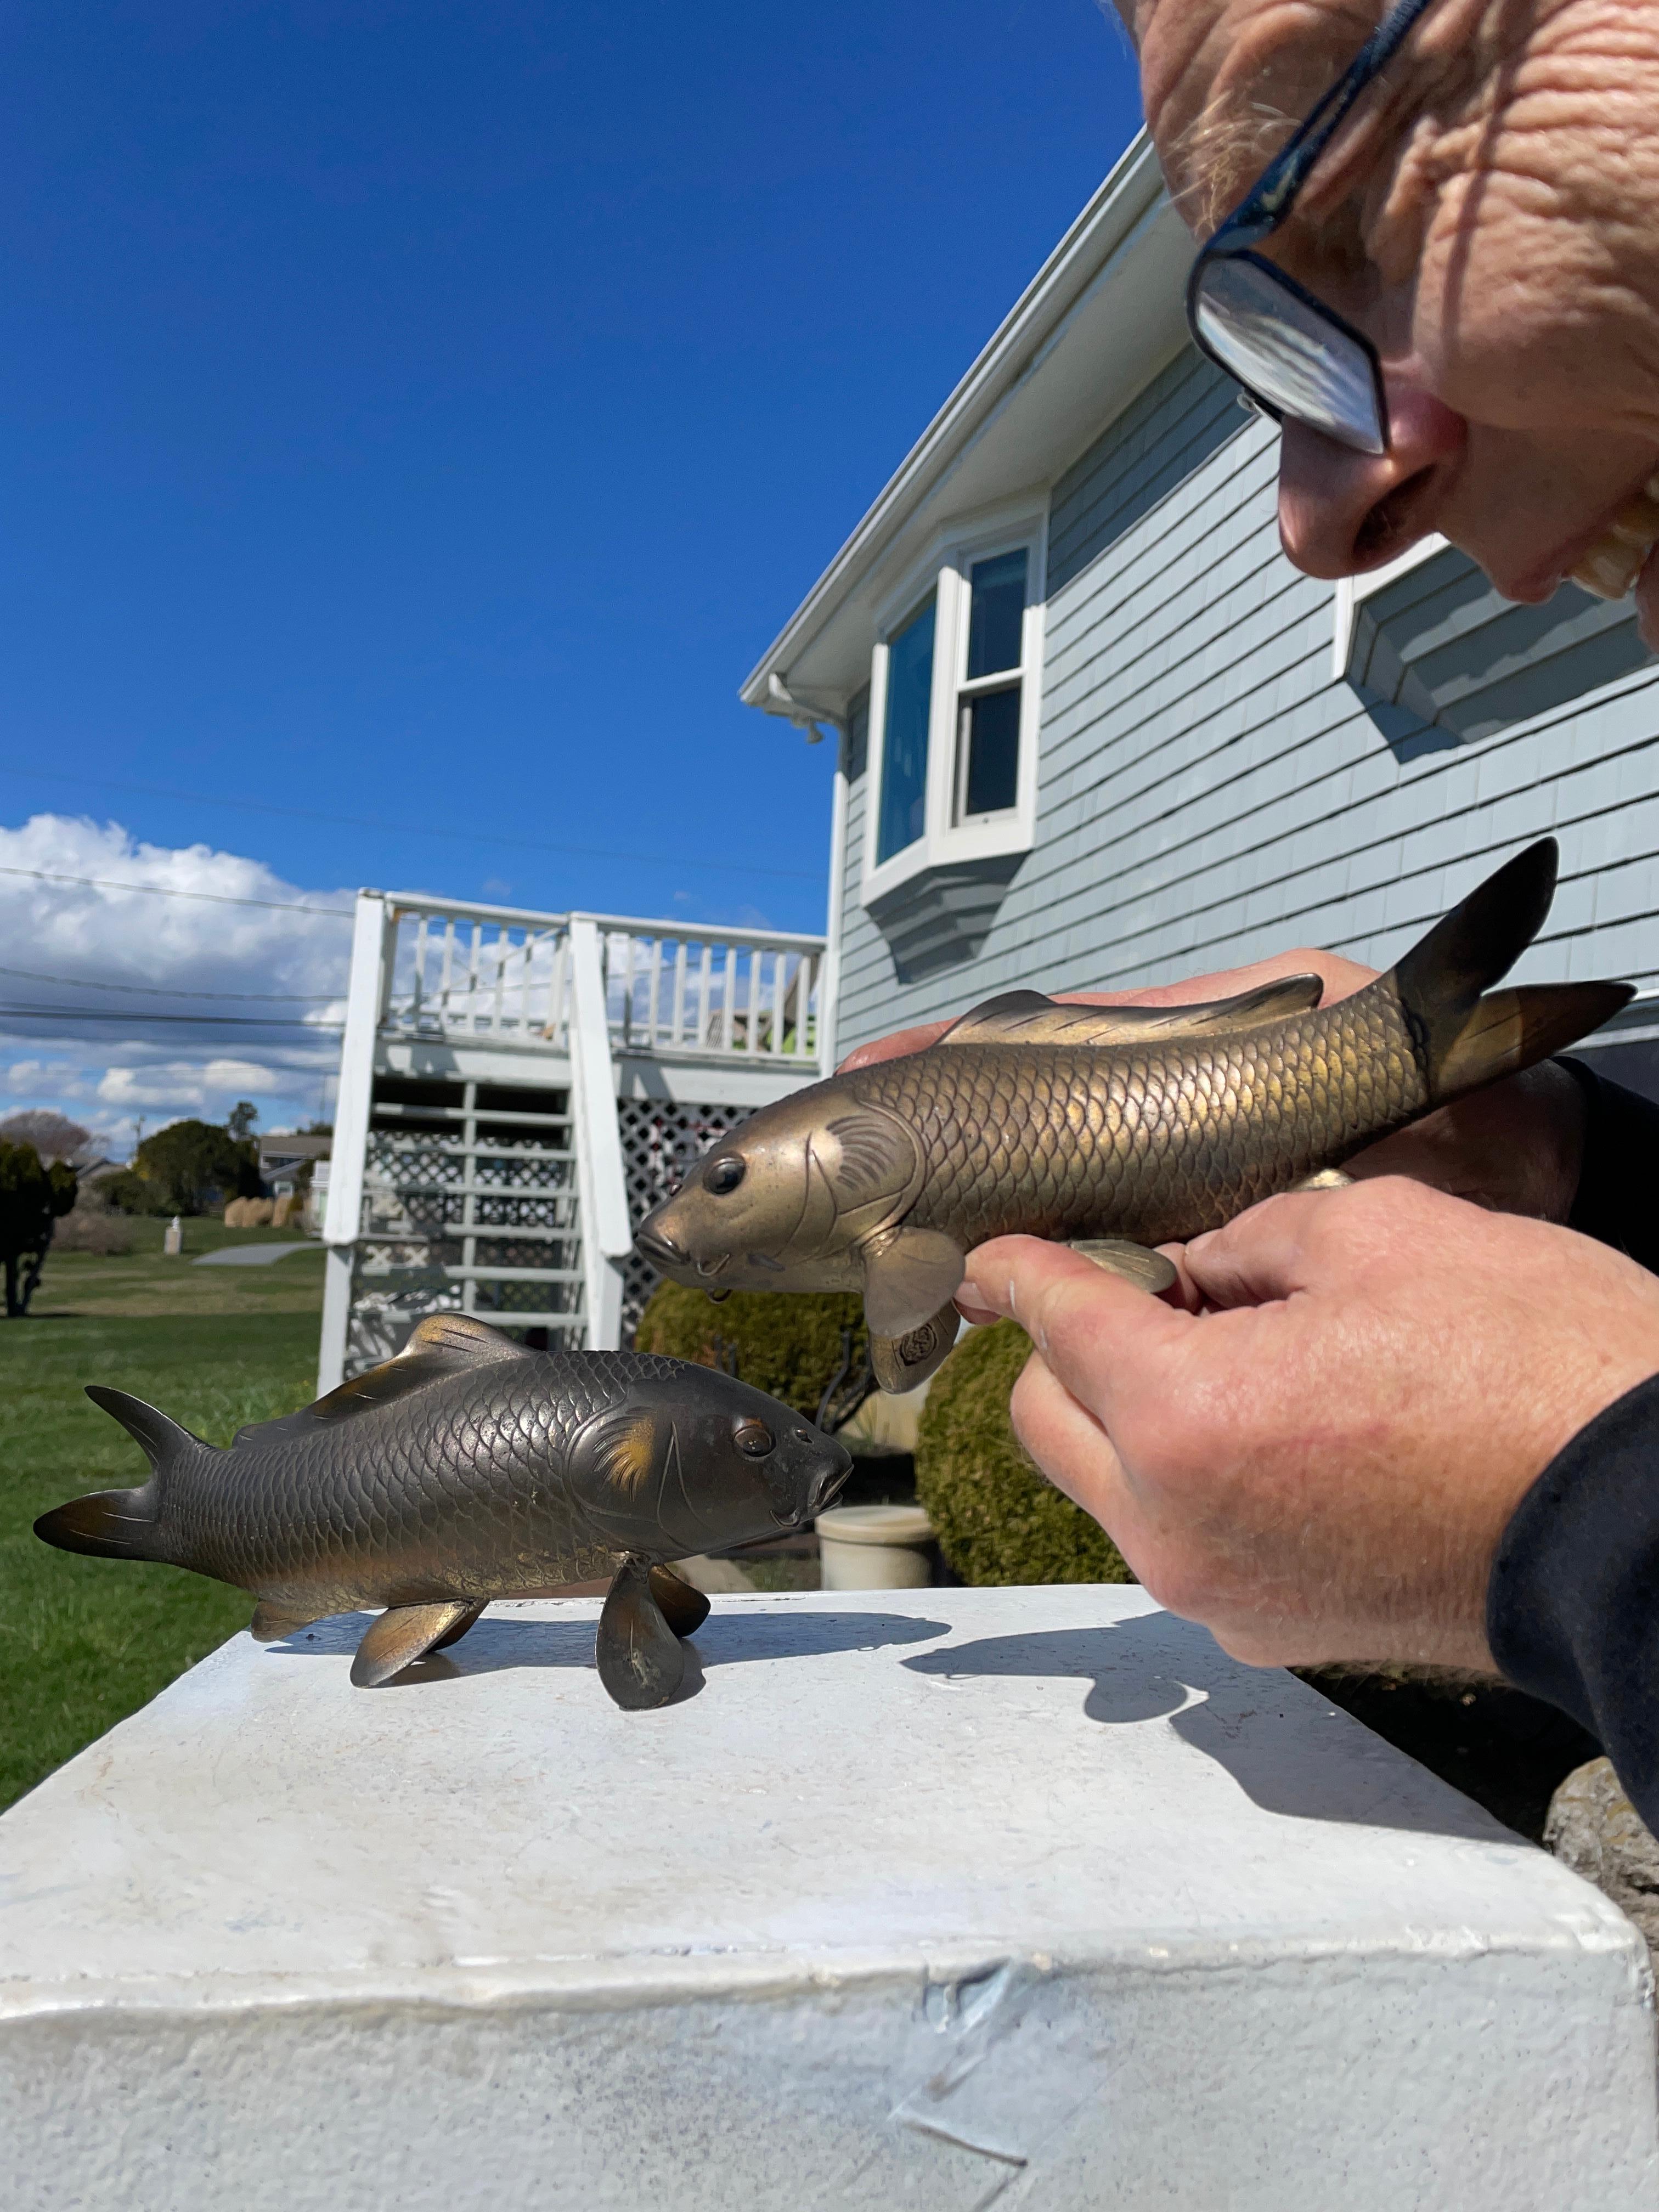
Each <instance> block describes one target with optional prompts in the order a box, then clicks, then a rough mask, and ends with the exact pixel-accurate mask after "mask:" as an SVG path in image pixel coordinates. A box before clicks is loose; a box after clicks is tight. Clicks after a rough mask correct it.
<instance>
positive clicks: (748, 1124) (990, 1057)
mask: <svg viewBox="0 0 1659 2212" xmlns="http://www.w3.org/2000/svg"><path fill="white" fill-rule="evenodd" d="M1555 867H1556V848H1555V841H1554V840H1553V838H1545V839H1543V840H1542V841H1541V842H1539V843H1538V844H1535V845H1533V846H1531V847H1529V848H1528V850H1527V851H1526V852H1524V853H1522V854H1519V855H1517V857H1516V859H1515V860H1511V861H1510V862H1509V863H1508V865H1507V866H1504V867H1503V868H1500V869H1499V870H1498V873H1497V874H1496V875H1494V876H1492V878H1489V880H1488V881H1487V882H1486V883H1485V884H1481V885H1480V888H1479V889H1478V890H1475V891H1474V892H1473V893H1471V895H1470V896H1468V898H1467V899H1465V900H1464V901H1463V902H1462V905H1461V906H1459V907H1457V908H1454V910H1453V911H1452V912H1451V913H1450V914H1449V915H1447V916H1446V917H1445V919H1444V920H1443V921H1441V922H1439V923H1437V925H1436V927H1434V928H1433V929H1431V931H1430V932H1429V933H1428V935H1427V936H1426V937H1425V938H1424V939H1423V940H1422V942H1421V943H1420V944H1419V945H1416V946H1415V947H1414V948H1413V951H1410V952H1408V953H1407V955H1406V957H1405V958H1404V959H1403V960H1401V962H1400V963H1399V965H1398V966H1397V967H1395V968H1393V969H1390V970H1389V973H1388V974H1387V975H1380V976H1378V977H1377V979H1376V981H1375V982H1373V983H1370V984H1369V985H1368V986H1367V987H1365V988H1364V990H1362V991H1359V992H1358V993H1357V994H1355V995H1354V996H1353V997H1352V998H1349V999H1344V1000H1340V1001H1339V1002H1338V1003H1337V1004H1336V1005H1334V1006H1326V1007H1320V1006H1319V1004H1318V1000H1319V994H1320V981H1319V978H1318V977H1317V976H1316V975H1298V976H1291V977H1290V978H1288V979H1287V980H1285V981H1280V982H1275V983H1270V984H1267V985H1264V986H1263V987H1261V988H1259V989H1257V990H1255V991H1249V992H1246V993H1245V994H1243V996H1242V997H1239V998H1237V999H1231V1000H1221V1001H1218V1002H1216V1003H1214V1004H1212V1005H1208V1006H1060V1005H1057V1004H1055V1003H1054V1001H1053V1000H1048V999H1045V998H1043V997H1042V995H1041V994H1039V993H1037V992H1035V991H1015V992H1012V993H1010V994H1007V995H1006V996H1005V997H1002V998H998V999H993V1000H990V1001H989V1002H988V1003H987V1004H986V1005H985V1006H980V1007H977V1008H975V1011H974V1012H972V1013H970V1014H968V1015H966V1016H964V1017H963V1019H962V1020H961V1021H959V1022H958V1023H957V1024H956V1026H955V1027H954V1028H953V1029H951V1030H949V1031H948V1032H947V1034H946V1035H945V1036H944V1037H942V1038H941V1039H940V1040H939V1042H937V1043H936V1044H933V1045H931V1046H929V1047H928V1048H927V1050H926V1051H924V1052H918V1053H911V1054H906V1055H905V1056H904V1057H902V1058H901V1059H896V1060H883V1061H879V1062H878V1063H877V1064H875V1065H874V1066H869V1067H860V1068H857V1069H854V1070H853V1071H852V1072H851V1073H847V1074H844V1075H836V1076H832V1077H831V1078H830V1079H829V1081H828V1082H824V1083H819V1084H815V1085H813V1086H812V1087H811V1089H810V1090H807V1091H798V1092H796V1093H795V1095H794V1096H793V1097H789V1098H786V1099H784V1100H782V1101H781V1103H779V1104H777V1105H775V1106H768V1107H766V1108H764V1109H763V1110H762V1111H761V1112H760V1113H758V1114H756V1115H751V1117H750V1119H749V1120H748V1121H745V1122H744V1123H742V1124H741V1126H740V1127H738V1128H736V1129H734V1130H733V1131H732V1133H731V1134H730V1135H729V1136H727V1137H726V1138H724V1139H722V1140H721V1141H720V1144H719V1145H717V1146H715V1147H714V1151H713V1152H710V1153H709V1154H708V1158H706V1159H704V1160H703V1161H702V1162H701V1163H700V1164H699V1165H698V1167H697V1168H696V1170H695V1171H694V1172H693V1174H692V1175H691V1176H689V1177H688V1179H687V1180H686V1182H685V1183H684V1185H683V1187H682V1188H680V1189H679V1190H678V1192H676V1193H675V1194H674V1195H673V1196H672V1197H671V1198H670V1199H667V1200H665V1201H664V1202H663V1203H662V1204H661V1205H660V1206H657V1207H656V1208H655V1210H654V1211H653V1212H652V1213H651V1214H650V1215H649V1216H648V1217H647V1219H646V1221H645V1223H644V1225H643V1226H642V1227H641V1231H640V1234H639V1249H640V1250H641V1252H642V1253H643V1254H644V1255H646V1257H647V1259H649V1260H650V1261H651V1262H652V1264H653V1266H654V1267H658V1268H659V1269H660V1270H661V1272H662V1273H664V1274H665V1275H670V1276H671V1277H672V1278H673V1279H675V1280H676V1281H677V1282H681V1283H688V1284H695V1285H702V1287H703V1288H704V1289H707V1290H709V1291H713V1292H714V1293H715V1294H716V1295H718V1294H719V1293H720V1291H725V1290H768V1289H769V1290H776V1291H848V1290H861V1291H863V1293H864V1310H865V1314H866V1318H867V1319H868V1322H869V1324H870V1329H871V1333H872V1338H874V1339H875V1340H876V1341H875V1343H874V1345H873V1346H872V1354H873V1358H874V1364H875V1368H876V1373H877V1376H878V1380H879V1381H880V1383H881V1384H882V1386H883V1388H884V1389H890V1390H902V1389H912V1388H914V1387H915V1384H916V1383H919V1382H921V1381H922V1380H924V1379H925V1377H926V1376H928V1375H930V1374H932V1373H933V1370H934V1369H935V1368H936V1367H937V1366H938V1365H939V1362H940V1360H942V1359H943V1358H944V1357H945V1353H946V1352H948V1351H949V1349H950V1347H951V1344H952V1343H953V1342H954V1341H955V1339H956V1334H957V1316H956V1312H955V1310H954V1308H953V1306H952V1305H951V1297H953V1295H954V1293H955V1291H956V1289H957V1285H958V1284H959V1283H960V1282H961V1281H962V1279H963V1262H964V1260H965V1257H966V1255H967V1254H968V1252H969V1251H970V1250H971V1249H972V1248H973V1247H974V1246H975V1244H979V1243H983V1242H984V1241H985V1240H986V1239H987V1237H1002V1236H1007V1235H1011V1234H1017V1233H1023V1234H1025V1235H1029V1236H1036V1237H1055V1238H1063V1239H1066V1240H1070V1241H1075V1242H1078V1243H1079V1246H1080V1249H1085V1250H1087V1251H1088V1252H1089V1253H1090V1255H1091V1257H1093V1258H1095V1259H1097V1261H1100V1262H1101V1264H1102V1265H1103V1266H1108V1267H1114V1268H1115V1270H1116V1271H1117V1272H1120V1273H1123V1274H1125V1275H1127V1277H1129V1278H1130V1279H1132V1280H1136V1281H1139V1282H1141V1283H1142V1284H1144V1285H1146V1286H1147V1287H1148V1288H1151V1289H1158V1288H1161V1287H1164V1286H1166V1285H1168V1284H1169V1283H1170V1282H1171V1281H1173V1279H1174V1270H1173V1268H1172V1267H1170V1264H1169V1262H1168V1261H1167V1260H1165V1259H1164V1258H1163V1257H1162V1255H1158V1253H1156V1252H1154V1251H1152V1249H1149V1248H1151V1247H1152V1246H1155V1245H1158V1244H1161V1243H1170V1242H1175V1241H1177V1240H1185V1239H1186V1238H1188V1237H1195V1236H1197V1235H1198V1234H1199V1233H1200V1231H1203V1230H1206V1229H1216V1228H1219V1227H1220V1226H1221V1225H1222V1224H1223V1223H1224V1222H1226V1221H1230V1220H1231V1219H1232V1218H1233V1217H1234V1215H1236V1214H1237V1213H1240V1212H1243V1210H1244V1208H1245V1207H1246V1206H1251V1205H1254V1204H1255V1201H1256V1200H1258V1199H1263V1198H1267V1197H1268V1196H1270V1195H1272V1194H1273V1193H1275V1192H1278V1191H1285V1190H1291V1189H1294V1188H1297V1187H1299V1186H1305V1185H1309V1184H1311V1183H1316V1182H1319V1181H1321V1180H1340V1179H1341V1178H1340V1177H1336V1176H1333V1174H1332V1171H1333V1170H1336V1169H1338V1168H1340V1164H1341V1163H1342V1162H1343V1161H1344V1160H1346V1159H1347V1158H1351V1157H1352V1154H1353V1153H1355V1152H1358V1151H1360V1150H1361V1149H1362V1148H1363V1147H1364V1146H1367V1145H1370V1144H1373V1143H1375V1142H1376V1139H1379V1138H1381V1137H1384V1136H1387V1135H1388V1134H1389V1133H1390V1132H1391V1131H1392V1130H1395V1129H1399V1128H1401V1127H1404V1126H1405V1124H1406V1123H1407V1122H1408V1121H1415V1120H1416V1119H1417V1118H1418V1117H1419V1115H1423V1114H1426V1113H1428V1112H1429V1111H1430V1110H1431V1109H1432V1108H1434V1107H1437V1106H1440V1105H1443V1104H1444V1103H1447V1102H1448V1101H1449V1100H1450V1099H1454V1098H1458V1097H1462V1096H1463V1095H1464V1094H1465V1093H1466V1092H1468V1091H1474V1090H1477V1089H1478V1088H1480V1085H1483V1084H1486V1083H1491V1082H1492V1081H1494V1080H1496V1079H1498V1077H1500V1076H1504V1075H1508V1074H1511V1073H1514V1072H1515V1071H1516V1070H1517V1069H1520V1068H1523V1067H1528V1066H1531V1065H1532V1064H1533V1062H1534V1061H1535V1060H1542V1059H1544V1058H1545V1057H1546V1056H1547V1054H1550V1053H1553V1052H1555V1051H1557V1050H1559V1048H1561V1047H1562V1046H1563V1045H1565V1044H1569V1043H1571V1042H1572V1040H1573V1039H1574V1038H1576V1037H1579V1036H1583V1035H1584V1034H1585V1033H1586V1032H1587V1031H1589V1030H1593V1029H1595V1028H1597V1027H1598V1026H1599V1025H1600V1024H1601V1023H1602V1022H1604V1021H1606V1020H1607V1018H1608V1017H1609V1016H1610V1015H1612V1014H1613V1013H1614V1012H1617V1011H1618V1009H1619V1008H1620V1006H1624V1005H1625V1004H1626V1001H1627V1000H1628V999H1629V998H1630V996H1631V988H1630V987H1629V986H1628V985H1626V984H1624V983H1577V984H1545V985H1532V986H1525V985H1522V986H1519V987H1514V988H1511V989H1509V990H1504V991H1492V992H1490V993H1489V995H1486V996H1485V997H1483V996H1482V993H1483V992H1487V991H1488V987H1489V986H1491V985H1492V984H1493V983H1495V982H1497V981H1498V978H1499V977H1500V976H1502V975H1504V973H1505V972H1506V971H1507V969H1509V968H1510V966H1511V965H1512V963H1514V962H1515V961H1516V959H1517V958H1518V957H1519V956H1520V954H1521V953H1522V951H1524V950H1525V949H1526V947H1527V945H1528V944H1529V943H1530V942H1531V941H1532V939H1533V938H1534V935H1535V934H1536V933H1537V931H1538V929H1539V927H1541V924H1542V922H1543V920H1544V917H1545V915H1547V913H1548V911H1549V906H1550V901H1551V899H1552V897H1553V895H1554V889H1555Z"/></svg>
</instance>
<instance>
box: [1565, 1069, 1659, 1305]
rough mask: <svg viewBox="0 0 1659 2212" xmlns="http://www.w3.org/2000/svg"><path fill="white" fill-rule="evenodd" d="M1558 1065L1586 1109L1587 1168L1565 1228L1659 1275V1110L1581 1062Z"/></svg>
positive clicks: (1580, 1180)
mask: <svg viewBox="0 0 1659 2212" xmlns="http://www.w3.org/2000/svg"><path fill="white" fill-rule="evenodd" d="M1560 1064H1561V1066H1563V1067H1565V1069H1566V1071H1567V1073H1568V1074H1569V1075H1571V1077H1572V1079H1573V1080H1574V1081H1575V1082H1576V1083H1577V1085H1578V1087H1579V1089H1580V1090H1581V1091H1583V1094H1584V1103H1585V1106H1586V1108H1587V1109H1588V1117H1587V1119H1586V1121H1585V1125H1584V1164H1583V1168H1582V1170H1580V1172H1579V1177H1578V1195H1577V1198H1576V1199H1575V1200H1573V1206H1572V1213H1571V1218H1570V1219H1569V1222H1568V1226H1569V1228H1572V1229H1577V1230H1579V1231H1582V1232H1583V1235H1584V1236H1586V1237H1595V1241H1596V1243H1598V1244H1611V1245H1613V1247H1614V1248H1615V1249H1617V1250H1619V1251H1620V1252H1628V1253H1629V1255H1630V1256H1631V1258H1632V1260H1636V1261H1639V1262H1640V1263H1641V1265H1642V1266H1643V1267H1645V1268H1647V1269H1648V1271H1649V1273H1651V1274H1659V1106H1656V1105H1654V1104H1653V1103H1652V1101H1651V1100H1650V1099H1647V1098H1643V1097H1638V1094H1637V1093H1636V1092H1635V1091H1626V1089H1625V1087H1624V1085H1622V1084H1620V1083H1613V1082H1610V1081H1609V1080H1608V1079H1607V1077H1606V1076H1605V1075H1598V1074H1597V1073H1595V1069H1594V1068H1592V1067H1589V1066H1586V1065H1585V1063H1584V1062H1583V1060H1562V1062H1561V1063H1560Z"/></svg>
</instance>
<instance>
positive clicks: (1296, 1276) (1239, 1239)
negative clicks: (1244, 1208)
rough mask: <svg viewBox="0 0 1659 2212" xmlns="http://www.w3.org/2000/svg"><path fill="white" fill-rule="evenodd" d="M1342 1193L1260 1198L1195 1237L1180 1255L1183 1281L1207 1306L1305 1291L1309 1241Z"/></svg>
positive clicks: (1259, 1300)
mask: <svg viewBox="0 0 1659 2212" xmlns="http://www.w3.org/2000/svg"><path fill="white" fill-rule="evenodd" d="M1344 1195H1345V1194H1344V1193H1343V1192H1341V1191H1335V1190H1310V1191H1289V1192H1287V1193H1286V1194H1285V1195H1284V1196H1283V1197H1282V1198H1266V1199H1263V1200H1262V1201H1261V1205H1260V1206H1251V1207H1250V1209H1249V1212H1246V1213H1241V1214H1239V1215H1238V1216H1237V1218H1236V1219H1234V1220H1232V1221H1230V1222H1229V1223H1228V1224H1227V1225H1226V1227H1225V1229H1214V1230H1212V1231H1210V1233H1209V1235H1208V1236H1206V1237H1194V1239H1193V1241H1192V1243H1190V1244H1188V1247H1187V1249H1186V1251H1185V1253H1184V1254H1183V1255H1182V1262H1181V1266H1182V1276H1183V1279H1185V1280H1186V1281H1188V1282H1190V1283H1192V1284H1193V1285H1194V1286H1195V1287H1196V1289H1197V1291H1198V1292H1199V1294H1200V1297H1202V1298H1203V1299H1204V1301H1205V1303H1206V1304H1207V1305H1212V1306H1259V1305H1266V1304H1269V1303H1270V1302H1272V1301H1273V1300H1276V1299H1280V1298H1287V1297H1290V1295H1291V1292H1292V1291H1303V1290H1306V1289H1307V1288H1308V1285H1309V1277H1310V1254H1309V1243H1310V1237H1312V1236H1313V1235H1314V1234H1315V1233H1316V1231H1317V1230H1318V1229H1319V1227H1320V1226H1321V1225H1322V1222H1323V1224H1324V1225H1327V1226H1328V1209H1329V1208H1330V1207H1332V1206H1337V1205H1340V1202H1341V1200H1342V1199H1343V1197H1344Z"/></svg>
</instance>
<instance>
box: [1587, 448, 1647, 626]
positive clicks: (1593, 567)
mask: <svg viewBox="0 0 1659 2212" xmlns="http://www.w3.org/2000/svg"><path fill="white" fill-rule="evenodd" d="M1656 545H1659V469H1656V470H1655V471H1654V473H1653V474H1652V475H1651V476H1650V477H1649V478H1648V480H1647V482H1646V483H1644V485H1643V487H1642V489H1641V490H1640V491H1638V493H1637V494H1636V495H1635V496H1634V497H1633V498H1632V499H1628V500H1626V502H1625V504H1624V505H1623V507H1620V510H1619V512H1618V513H1617V514H1616V515H1615V516H1614V517H1613V520H1612V521H1611V522H1610V523H1609V524H1608V525H1607V528H1606V529H1605V530H1604V531H1603V532H1601V536H1600V537H1599V538H1597V539H1596V540H1595V544H1593V545H1591V546H1589V547H1588V548H1587V549H1586V550H1585V551H1584V552H1583V553H1582V554H1581V555H1580V556H1579V558H1578V561H1577V565H1576V566H1575V567H1574V568H1572V569H1571V571H1570V574H1571V577H1572V580H1573V581H1574V583H1575V584H1582V585H1583V587H1584V589H1585V590H1586V591H1587V592H1594V593H1595V596H1596V598H1597V599H1623V598H1624V596H1625V594H1626V592H1628V591H1629V590H1630V588H1631V586H1632V585H1633V584H1634V583H1635V581H1636V579H1637V578H1638V576H1639V575H1640V574H1641V573H1642V564H1643V562H1644V561H1645V560H1646V559H1647V557H1648V556H1649V554H1650V553H1651V552H1652V550H1653V549H1654V547H1655V546H1656Z"/></svg>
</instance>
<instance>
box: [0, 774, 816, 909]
mask: <svg viewBox="0 0 1659 2212" xmlns="http://www.w3.org/2000/svg"><path fill="white" fill-rule="evenodd" d="M0 775H9V776H12V777H14V778H16V779H18V780H19V781H22V782H25V783H59V784H67V785H69V786H70V787H71V788H72V789H74V790H76V791H121V792H127V793H131V794H132V795H133V796H135V797H137V798H143V799H182V800H184V801H185V804H186V805H195V806H204V805H205V806H228V807H234V808H235V809H236V810H238V811H240V812H241V813H243V814H272V815H278V816H280V817H282V818H283V820H284V821H288V822H321V823H326V824H327V825H328V826H329V827H330V828H331V829H378V830H380V832H381V833H382V834H383V835H385V836H392V837H439V838H443V839H446V840H447V841H448V842H450V843H451V844H461V845H488V846H491V847H493V848H496V849H499V850H503V851H511V852H516V853H558V854H562V855H564V856H566V857H567V858H572V859H576V860H625V861H628V862H630V863H631V864H633V865H635V866H641V867H651V868H681V869H692V870H695V871H696V872H698V873H700V874H714V875H720V876H779V877H785V878H787V879H788V880H789V881H790V882H792V883H812V884H815V883H817V882H818V881H819V880H820V878H819V876H818V874H817V871H816V870H814V869H811V868H759V867H755V866H751V865H750V863H749V862H748V861H747V860H689V859H687V858H686V857H685V856H684V854H674V855H673V856H672V857H670V856H669V855H668V854H664V853H623V852H613V851H611V850H610V849H608V848H605V847H604V846H600V845H562V844H561V845H553V844H548V843H545V842H542V841H541V840H538V839H535V838H529V837H498V836H495V833H494V832H493V831H492V830H484V829H435V828H434V827H433V826H432V825H431V824H430V823H422V824H420V825H419V826H416V824H415V823H410V822H379V821H376V820H375V818H374V816H373V815H368V814H323V813H319V812H318V811H316V810H315V809H314V808H312V807H308V806H272V805H270V804H268V802H266V801H265V800H264V799H225V798H222V797H221V796H220V795H219V794H218V793H216V792H205V791H178V790H174V789H173V788H171V787H169V786H168V785H167V784H161V783H118V782H115V781H112V780H110V779H109V778H106V777H103V776H96V777H94V776H84V775H51V774H50V773H47V772H45V771H43V770H41V769H23V768H8V769H0Z"/></svg>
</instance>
